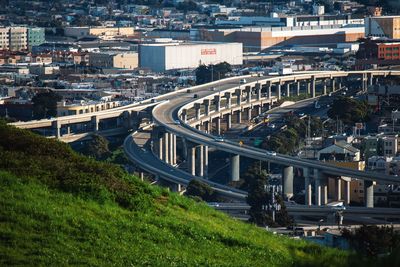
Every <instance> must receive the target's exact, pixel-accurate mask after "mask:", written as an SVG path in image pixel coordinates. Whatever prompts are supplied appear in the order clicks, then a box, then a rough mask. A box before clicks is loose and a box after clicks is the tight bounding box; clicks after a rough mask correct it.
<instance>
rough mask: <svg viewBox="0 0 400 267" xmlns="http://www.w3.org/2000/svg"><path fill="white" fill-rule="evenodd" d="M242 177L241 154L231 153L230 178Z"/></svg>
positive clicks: (233, 179)
mask: <svg viewBox="0 0 400 267" xmlns="http://www.w3.org/2000/svg"><path fill="white" fill-rule="evenodd" d="M239 179H240V156H239V155H233V154H232V155H231V157H230V180H231V181H239Z"/></svg>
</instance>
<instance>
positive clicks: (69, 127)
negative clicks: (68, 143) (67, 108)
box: [67, 126, 71, 134]
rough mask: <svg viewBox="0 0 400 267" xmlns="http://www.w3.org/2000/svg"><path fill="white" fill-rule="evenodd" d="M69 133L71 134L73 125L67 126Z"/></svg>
mask: <svg viewBox="0 0 400 267" xmlns="http://www.w3.org/2000/svg"><path fill="white" fill-rule="evenodd" d="M67 134H71V126H67Z"/></svg>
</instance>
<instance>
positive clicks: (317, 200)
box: [314, 170, 322, 206]
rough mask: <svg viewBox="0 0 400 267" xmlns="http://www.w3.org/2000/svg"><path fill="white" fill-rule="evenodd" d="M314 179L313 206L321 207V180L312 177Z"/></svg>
mask: <svg viewBox="0 0 400 267" xmlns="http://www.w3.org/2000/svg"><path fill="white" fill-rule="evenodd" d="M314 172H315V170H314ZM314 178H315V195H314V197H315V205H317V206H321V197H322V196H321V191H322V189H321V187H322V185H321V179H319V177H314Z"/></svg>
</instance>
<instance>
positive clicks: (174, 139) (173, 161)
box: [172, 134, 176, 165]
mask: <svg viewBox="0 0 400 267" xmlns="http://www.w3.org/2000/svg"><path fill="white" fill-rule="evenodd" d="M172 144H173V147H172V148H173V149H172V165H176V135H174V134H173V135H172Z"/></svg>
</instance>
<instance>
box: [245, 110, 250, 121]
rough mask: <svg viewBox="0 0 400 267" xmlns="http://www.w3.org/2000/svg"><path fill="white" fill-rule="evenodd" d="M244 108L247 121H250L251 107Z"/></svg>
mask: <svg viewBox="0 0 400 267" xmlns="http://www.w3.org/2000/svg"><path fill="white" fill-rule="evenodd" d="M246 110H247V116H246V118H247V120H248V121H251V108H247V109H246Z"/></svg>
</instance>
